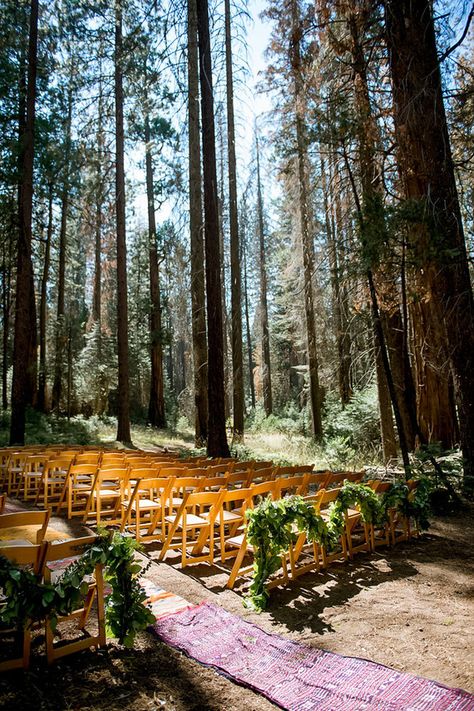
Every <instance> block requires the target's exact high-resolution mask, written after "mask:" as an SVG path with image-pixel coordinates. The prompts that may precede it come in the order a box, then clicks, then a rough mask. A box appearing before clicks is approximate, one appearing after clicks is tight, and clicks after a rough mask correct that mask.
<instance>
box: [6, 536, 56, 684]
mask: <svg viewBox="0 0 474 711" xmlns="http://www.w3.org/2000/svg"><path fill="white" fill-rule="evenodd" d="M47 546H48V544H47V543H41V544H39V545H32V544H30V543H28V544H26V545H17V546H4V545H3V543H2V542H0V556H3V557H4V558H8V560H10V561H11V562H12V563H16V564H17V565H19V566H22V567H25V568H29V569H31V571H32V573H33V574H34V575H35V576H36V578H37V580H38V582H40V581H41V580H42V578H43V570H44V560H45V553H46V548H47ZM1 607H2V599H1V597H0V608H1ZM31 624H32V623H31V621H29V620H26V622H25V624H24V625H23V626H22V627H13V628H8V629H1V628H0V637H2V638H3V639H2V643H1V644H2V650H4V651H5V650H6V649H7V643H6V638H13V639H14V642H13V644H14V647H16V646H17V645H18V640H21V642H20V646H21V653H20V654H18V651H13V650H12V652H11V654H9V655H8V656H7V658H6V659H4V660H3V661H1V662H0V672H2V671H10V670H12V669H28V667H29V664H30V650H31ZM15 643H16V644H15Z"/></svg>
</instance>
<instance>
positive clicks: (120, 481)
mask: <svg viewBox="0 0 474 711" xmlns="http://www.w3.org/2000/svg"><path fill="white" fill-rule="evenodd" d="M128 479H129V472H128V469H117V468H115V469H98V470H97V472H96V474H95V476H94V481H93V484H92V487H91V491H90V493H89V495H88V498H87V503H86V507H85V511H84V517H83V521H84V523H87V520H88V519H89V517H92V516H94V517H95V520H96V524H97V526H100V524H101V523H102V522H103V519H105V521H106V523H107V524H108V525H113V524H119V525H120V524H121V523H122V511H121V503H122V501H123V500H124V499H125V497H126V490H127V485H128Z"/></svg>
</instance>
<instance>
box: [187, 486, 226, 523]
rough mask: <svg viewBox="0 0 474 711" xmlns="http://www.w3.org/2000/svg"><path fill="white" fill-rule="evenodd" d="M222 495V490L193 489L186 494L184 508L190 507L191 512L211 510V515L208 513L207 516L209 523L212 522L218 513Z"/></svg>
mask: <svg viewBox="0 0 474 711" xmlns="http://www.w3.org/2000/svg"><path fill="white" fill-rule="evenodd" d="M224 496H225V492H224V491H195V492H191V493H190V494H187V495H186V497H185V498H184V500H183V504H184V508H185V509H190V510H192V511H193V512H194V511H195V510H199V512H200V514H202V512H203V511H206V512H211V511H212V515H209V518H208V520H209V523H211V524H212V523H214V520H215V518H216V516H217V514H218V510H219V507H220V504H221V502H222V500H223V498H224Z"/></svg>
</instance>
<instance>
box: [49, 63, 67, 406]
mask: <svg viewBox="0 0 474 711" xmlns="http://www.w3.org/2000/svg"><path fill="white" fill-rule="evenodd" d="M69 81H70V82H71V83H72V77H71V78H70V80H69ZM71 121H72V86H71V85H70V86H69V89H68V108H67V117H66V127H65V151H64V167H63V170H64V177H63V188H62V195H61V227H60V231H59V270H58V305H57V310H56V343H55V354H54V381H53V391H52V401H51V407H52V409H53V410H54V411H56V412H59V410H60V408H61V395H62V390H63V385H62V374H63V370H64V366H65V362H64V356H65V349H66V346H67V333H66V313H65V302H66V298H65V291H66V239H67V218H68V210H69V182H70V181H69V174H70V165H69V164H70V160H71Z"/></svg>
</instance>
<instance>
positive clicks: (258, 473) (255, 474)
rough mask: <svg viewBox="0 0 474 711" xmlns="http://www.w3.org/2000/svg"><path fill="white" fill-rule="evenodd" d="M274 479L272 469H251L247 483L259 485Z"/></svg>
mask: <svg viewBox="0 0 474 711" xmlns="http://www.w3.org/2000/svg"><path fill="white" fill-rule="evenodd" d="M273 478H274V469H273V467H265V468H264V469H252V471H251V472H250V476H249V478H248V483H249V484H250V483H255V484H258V483H261V482H265V481H271V480H272V479H273Z"/></svg>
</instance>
